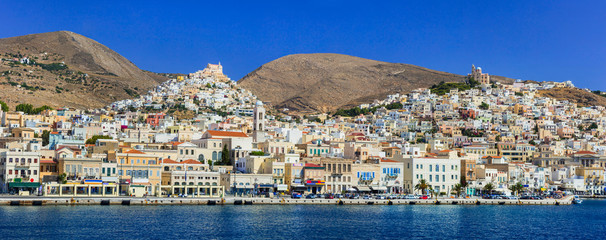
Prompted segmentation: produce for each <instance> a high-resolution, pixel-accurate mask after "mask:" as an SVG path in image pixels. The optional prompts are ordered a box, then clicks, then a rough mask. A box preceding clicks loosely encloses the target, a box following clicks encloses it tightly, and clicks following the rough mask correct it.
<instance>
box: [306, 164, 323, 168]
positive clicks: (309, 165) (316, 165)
mask: <svg viewBox="0 0 606 240" xmlns="http://www.w3.org/2000/svg"><path fill="white" fill-rule="evenodd" d="M305 167H306V168H307V167H309V168H324V167H322V166H320V165H318V164H313V163H305Z"/></svg>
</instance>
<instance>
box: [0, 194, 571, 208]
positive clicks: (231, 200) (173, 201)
mask: <svg viewBox="0 0 606 240" xmlns="http://www.w3.org/2000/svg"><path fill="white" fill-rule="evenodd" d="M572 200H573V196H566V197H564V198H562V199H543V200H517V199H456V198H439V199H391V200H389V199H381V200H379V199H292V198H240V197H226V198H160V197H146V198H133V197H78V198H70V197H20V196H15V197H12V196H6V197H0V205H13V206H27V205H34V206H42V205H297V204H300V205H310V204H318V205H416V204H418V205H570V204H572Z"/></svg>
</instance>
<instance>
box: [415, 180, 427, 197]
mask: <svg viewBox="0 0 606 240" xmlns="http://www.w3.org/2000/svg"><path fill="white" fill-rule="evenodd" d="M429 188H430V186H429V184H427V181H426V180H425V179H421V180H419V183H417V185H415V190H419V191H421V194H424V195H426V194H427V193H426V192H425V190H427V189H429Z"/></svg>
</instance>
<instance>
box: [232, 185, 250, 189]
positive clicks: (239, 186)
mask: <svg viewBox="0 0 606 240" xmlns="http://www.w3.org/2000/svg"><path fill="white" fill-rule="evenodd" d="M236 188H250V189H253V188H254V186H253V185H236Z"/></svg>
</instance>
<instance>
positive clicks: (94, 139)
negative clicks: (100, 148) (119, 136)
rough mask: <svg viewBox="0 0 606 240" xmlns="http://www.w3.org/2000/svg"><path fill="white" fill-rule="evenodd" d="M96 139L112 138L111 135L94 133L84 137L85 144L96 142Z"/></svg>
mask: <svg viewBox="0 0 606 240" xmlns="http://www.w3.org/2000/svg"><path fill="white" fill-rule="evenodd" d="M97 139H112V137H111V136H104V135H94V136H92V137H91V138H89V139H86V144H95V143H97Z"/></svg>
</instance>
